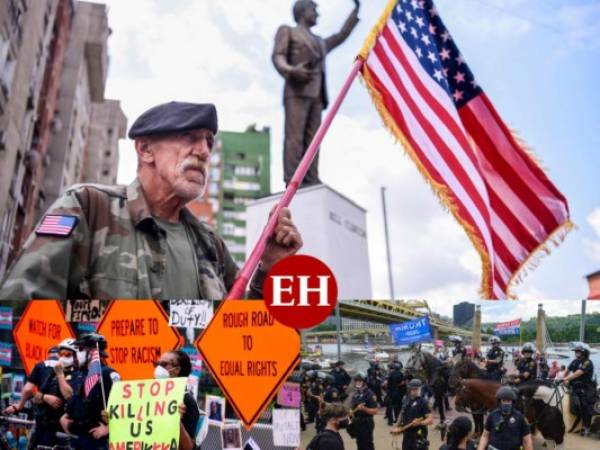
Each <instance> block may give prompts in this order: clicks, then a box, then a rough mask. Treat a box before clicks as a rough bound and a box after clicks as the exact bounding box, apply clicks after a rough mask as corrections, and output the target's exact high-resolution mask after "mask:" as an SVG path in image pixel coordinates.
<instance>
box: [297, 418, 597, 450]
mask: <svg viewBox="0 0 600 450" xmlns="http://www.w3.org/2000/svg"><path fill="white" fill-rule="evenodd" d="M384 414H385V410H384V409H380V411H379V413H378V414H377V415H376V416H375V449H376V450H388V449H392V448H393V447H392V437H391V435H390V433H389V429H390V427H388V425H387V422H386V421H385V419H384ZM458 414H459V413H456V412H455V411H449V413H448V417H447V420H450V421H451V420H452V419H453V418H455V417H457V415H458ZM438 422H439V417H438V416H437V414H436V415H434V421H433V423H434V425H432V426H431V427H430V428H429V442H430V443H431V445H430V447H429V448H430V450H438V449H439V447H440V446H441V445H442V443H441V440H440V432H439V430H436V429H435V424H437V423H438ZM315 434H316V432H315V427H314V424H310V425H308V427H307V430H306V431H305V432H303V433H302V446H301V449H305V448H306V445H308V443H309V442H310V440H311V439H312V438H313V436H314V435H315ZM341 435H342V437H343V438H344V445H345V447H346V450H354V449H356V441H353V440H352V439H350V436H349V435H348V433H346V432H345V431H343V432H342V433H341ZM549 448H551V447H549ZM534 449H535V450H546V449H547V447H544V441H543V439H542V437H541V436H539V434H538V435H537V436H535V437H534ZM596 449H600V439H598V437H597V436H596V437H591V438H583V437H580V436H579V435H574V434H570V435H568V436H567V439H566V442H565V450H596Z"/></svg>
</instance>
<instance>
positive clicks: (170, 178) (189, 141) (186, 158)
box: [149, 129, 214, 201]
mask: <svg viewBox="0 0 600 450" xmlns="http://www.w3.org/2000/svg"><path fill="white" fill-rule="evenodd" d="M213 144H214V136H213V133H212V131H210V130H207V129H200V130H191V131H185V132H181V133H173V134H169V135H166V136H161V137H160V138H154V139H152V141H151V143H150V145H149V148H150V150H151V151H152V153H153V155H154V171H155V173H156V176H157V177H159V178H160V179H161V181H162V183H164V184H166V185H167V186H168V187H169V188H170V189H171V190H172V191H173V193H174V194H175V195H176V196H177V197H179V198H181V199H182V200H184V201H190V200H193V199H195V198H197V197H198V196H200V195H201V194H202V193H203V192H204V188H205V187H206V182H207V175H208V166H209V163H210V153H211V150H212V147H213Z"/></svg>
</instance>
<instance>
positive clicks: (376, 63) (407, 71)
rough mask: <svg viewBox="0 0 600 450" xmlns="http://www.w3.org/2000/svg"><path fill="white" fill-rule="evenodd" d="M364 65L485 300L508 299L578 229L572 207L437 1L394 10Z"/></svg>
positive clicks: (403, 3) (380, 106) (365, 53)
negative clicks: (466, 246) (466, 249)
mask: <svg viewBox="0 0 600 450" xmlns="http://www.w3.org/2000/svg"><path fill="white" fill-rule="evenodd" d="M359 57H361V58H363V59H364V60H365V64H364V65H363V67H362V72H361V73H362V76H363V79H364V81H365V83H366V85H367V88H368V90H369V92H370V94H371V96H372V97H373V101H374V103H375V106H376V107H377V110H378V111H379V113H380V115H381V116H382V119H383V121H384V123H385V124H386V126H387V127H388V128H389V129H390V131H391V132H392V133H393V134H394V135H395V136H396V137H397V138H398V139H399V140H400V141H401V143H402V144H403V146H404V148H405V149H406V151H407V152H408V154H409V155H410V157H411V158H412V160H413V161H414V162H415V164H416V165H417V167H418V169H419V170H420V172H421V173H422V174H423V176H424V177H425V178H426V179H427V180H428V182H429V183H430V185H431V186H432V187H433V189H434V190H435V192H436V193H437V195H438V197H439V198H440V199H441V201H442V203H443V204H444V205H445V206H447V207H448V208H449V209H450V211H451V212H452V213H453V215H454V217H455V218H456V219H457V220H458V221H459V222H460V224H461V225H462V226H463V228H464V229H465V231H466V232H467V234H468V236H469V238H470V239H471V241H472V242H473V244H474V245H475V247H476V249H477V251H478V252H479V254H480V256H481V260H482V266H483V276H482V283H481V295H482V296H483V297H485V298H495V299H501V298H506V297H507V296H509V287H510V286H511V285H512V284H513V282H514V281H516V280H518V276H519V275H520V274H521V273H522V272H523V271H522V270H521V269H523V268H525V267H527V266H529V265H534V264H535V263H536V262H537V258H538V257H539V256H540V255H539V254H538V252H537V250H542V249H543V250H546V252H547V251H548V249H547V244H548V241H549V240H552V241H554V242H558V241H560V240H562V239H563V238H564V235H565V234H566V233H567V231H568V230H569V229H570V228H571V226H572V224H571V222H570V221H569V208H568V205H567V201H566V199H565V197H564V196H563V195H562V194H561V193H560V192H559V191H558V189H557V188H556V187H555V186H554V185H553V184H552V182H551V181H550V180H549V179H548V177H547V176H546V175H545V174H544V172H543V171H542V169H541V168H540V167H539V166H538V165H537V163H536V162H535V161H534V160H533V159H532V158H531V156H530V155H529V153H528V152H527V151H526V149H525V148H524V146H523V145H522V144H521V143H519V142H518V141H517V140H516V139H515V137H514V136H513V134H512V133H511V132H510V130H509V129H508V127H507V126H506V125H505V124H504V122H503V121H502V119H501V118H500V116H499V115H498V113H497V112H496V110H495V109H494V107H493V105H492V103H491V102H490V100H489V99H488V97H487V96H486V95H485V93H484V92H483V90H482V89H481V87H480V86H479V85H478V84H477V81H476V79H475V77H474V76H473V73H472V72H471V70H470V69H469V67H468V66H467V64H466V62H465V60H464V58H463V55H462V54H461V53H460V51H459V50H458V47H457V46H456V44H455V42H454V40H453V39H452V36H451V35H450V33H449V32H448V29H447V28H446V27H445V26H444V23H443V22H442V19H441V18H440V16H439V13H438V11H437V10H436V8H435V5H434V4H433V2H432V1H431V0H422V1H416V0H412V1H408V0H395V1H391V2H389V4H388V6H387V7H386V10H385V11H384V13H383V15H382V17H381V19H380V21H379V23H378V24H377V25H376V27H375V29H374V30H373V31H372V33H371V35H370V37H369V38H368V39H367V42H366V43H365V46H364V48H363V50H362V52H361V54H360V55H359ZM492 57H493V55H492Z"/></svg>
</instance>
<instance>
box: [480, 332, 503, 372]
mask: <svg viewBox="0 0 600 450" xmlns="http://www.w3.org/2000/svg"><path fill="white" fill-rule="evenodd" d="M490 344H492V348H490V349H489V350H488V352H487V354H486V356H485V358H486V360H485V370H486V372H487V374H488V377H489V378H490V379H491V380H496V381H498V382H500V381H501V380H502V366H503V365H504V350H502V348H501V347H500V338H499V337H498V336H492V337H491V338H490Z"/></svg>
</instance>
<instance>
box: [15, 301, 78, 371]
mask: <svg viewBox="0 0 600 450" xmlns="http://www.w3.org/2000/svg"><path fill="white" fill-rule="evenodd" d="M13 337H14V339H15V343H16V344H17V349H18V350H19V355H21V361H22V362H23V367H24V368H25V372H27V373H30V372H31V370H32V369H33V366H35V365H36V364H37V363H38V362H40V361H44V360H45V359H46V357H47V354H48V350H49V349H50V348H52V347H54V346H55V345H58V344H59V343H60V341H62V340H64V339H67V338H74V337H75V334H74V333H73V330H72V329H71V326H70V325H69V323H68V322H67V321H66V320H65V312H64V311H63V308H62V306H61V305H60V303H59V302H58V300H32V301H30V302H29V304H28V305H27V307H26V308H25V311H24V312H23V315H22V316H21V319H20V320H19V323H17V325H16V326H15V329H14V330H13Z"/></svg>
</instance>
